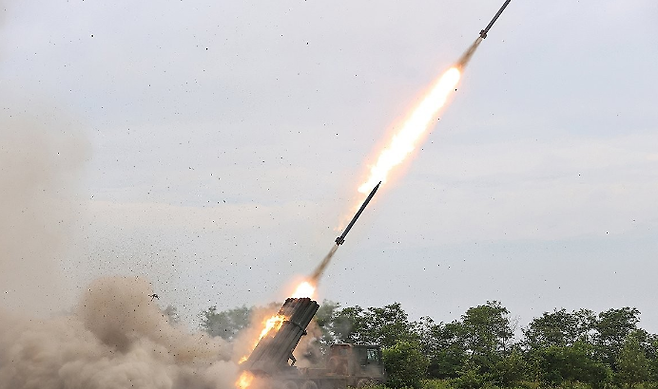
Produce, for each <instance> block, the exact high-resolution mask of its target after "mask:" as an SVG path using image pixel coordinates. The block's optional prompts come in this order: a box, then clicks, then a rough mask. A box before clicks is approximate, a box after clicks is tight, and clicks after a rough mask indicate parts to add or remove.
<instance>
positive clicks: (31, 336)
mask: <svg viewBox="0 0 658 389" xmlns="http://www.w3.org/2000/svg"><path fill="white" fill-rule="evenodd" d="M151 293H152V291H151V288H150V286H149V284H148V282H147V281H146V280H144V279H141V278H138V277H137V278H135V277H132V278H124V277H111V278H102V279H99V280H96V281H94V282H93V283H92V284H91V285H89V288H88V290H87V291H86V293H85V294H84V295H83V296H82V298H81V300H80V302H79V304H78V305H77V306H76V308H75V309H74V311H73V312H72V313H70V314H67V315H62V316H59V317H56V318H51V319H43V320H35V319H33V318H32V319H31V318H27V317H21V316H16V315H12V314H10V313H9V312H7V311H0V389H23V388H24V389H27V388H40V389H62V388H66V389H69V388H71V389H73V388H76V389H77V388H80V389H101V388H102V389H110V388H131V387H135V388H144V389H174V388H180V389H183V388H192V389H197V388H198V389H202V388H203V389H206V388H207V389H210V388H230V387H232V382H233V380H234V379H235V376H236V371H237V367H236V365H235V364H234V363H233V362H230V359H231V347H230V345H228V344H227V343H225V342H224V341H222V340H220V338H211V337H209V336H208V335H206V334H188V333H186V332H185V331H183V330H181V329H179V328H176V327H172V326H171V325H170V324H169V322H168V320H167V317H166V315H164V314H163V313H162V312H161V311H160V309H159V308H158V307H157V306H156V305H155V303H154V302H151V301H150V299H149V297H148V295H149V294H151Z"/></svg>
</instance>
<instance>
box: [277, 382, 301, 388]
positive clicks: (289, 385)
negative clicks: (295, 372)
mask: <svg viewBox="0 0 658 389" xmlns="http://www.w3.org/2000/svg"><path fill="white" fill-rule="evenodd" d="M281 388H282V389H299V386H297V383H296V382H295V381H286V382H284V383H283V385H281Z"/></svg>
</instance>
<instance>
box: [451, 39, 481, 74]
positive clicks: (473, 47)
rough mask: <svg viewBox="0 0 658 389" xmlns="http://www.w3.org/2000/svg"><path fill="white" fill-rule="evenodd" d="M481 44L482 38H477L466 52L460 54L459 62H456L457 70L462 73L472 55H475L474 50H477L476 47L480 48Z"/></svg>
mask: <svg viewBox="0 0 658 389" xmlns="http://www.w3.org/2000/svg"><path fill="white" fill-rule="evenodd" d="M481 42H482V37H478V38H477V39H476V40H475V42H473V44H471V45H470V46H469V47H468V50H466V52H465V53H464V54H462V56H461V57H459V61H457V64H456V65H455V66H457V68H459V71H462V72H463V71H464V68H465V67H466V65H468V62H469V61H470V60H471V57H473V54H475V50H477V48H478V46H480V43H481Z"/></svg>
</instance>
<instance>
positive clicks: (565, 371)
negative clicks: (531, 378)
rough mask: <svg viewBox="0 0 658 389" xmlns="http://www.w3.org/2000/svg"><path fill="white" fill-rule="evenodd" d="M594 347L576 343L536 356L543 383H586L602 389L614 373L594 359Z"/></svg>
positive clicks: (543, 350) (550, 349)
mask: <svg viewBox="0 0 658 389" xmlns="http://www.w3.org/2000/svg"><path fill="white" fill-rule="evenodd" d="M592 355H593V347H592V345H590V344H588V343H585V342H580V341H578V342H576V343H574V344H573V345H572V346H562V347H560V346H550V347H547V348H545V349H542V350H539V352H538V353H537V354H536V356H537V357H538V365H539V369H540V370H539V372H538V373H539V374H538V375H539V378H540V380H541V382H543V383H544V384H547V385H551V386H557V385H564V384H570V383H574V382H584V383H587V384H590V385H592V387H594V388H602V387H603V386H604V385H605V384H606V383H608V382H610V380H611V376H612V371H611V369H610V367H608V366H607V365H605V364H603V363H601V362H598V361H596V360H595V359H594V358H593V357H592Z"/></svg>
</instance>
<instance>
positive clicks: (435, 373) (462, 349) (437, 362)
mask: <svg viewBox="0 0 658 389" xmlns="http://www.w3.org/2000/svg"><path fill="white" fill-rule="evenodd" d="M417 327H418V333H419V342H420V345H421V351H422V352H423V354H424V355H426V356H427V357H428V358H429V366H428V375H429V376H430V377H432V378H456V377H458V376H459V373H460V371H462V370H463V365H464V362H465V361H466V358H467V353H466V346H465V345H464V336H463V326H462V325H461V323H459V322H456V321H453V322H452V323H443V322H441V323H438V324H435V323H434V321H433V320H432V319H431V318H429V317H423V318H421V320H420V323H418V325H417Z"/></svg>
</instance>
